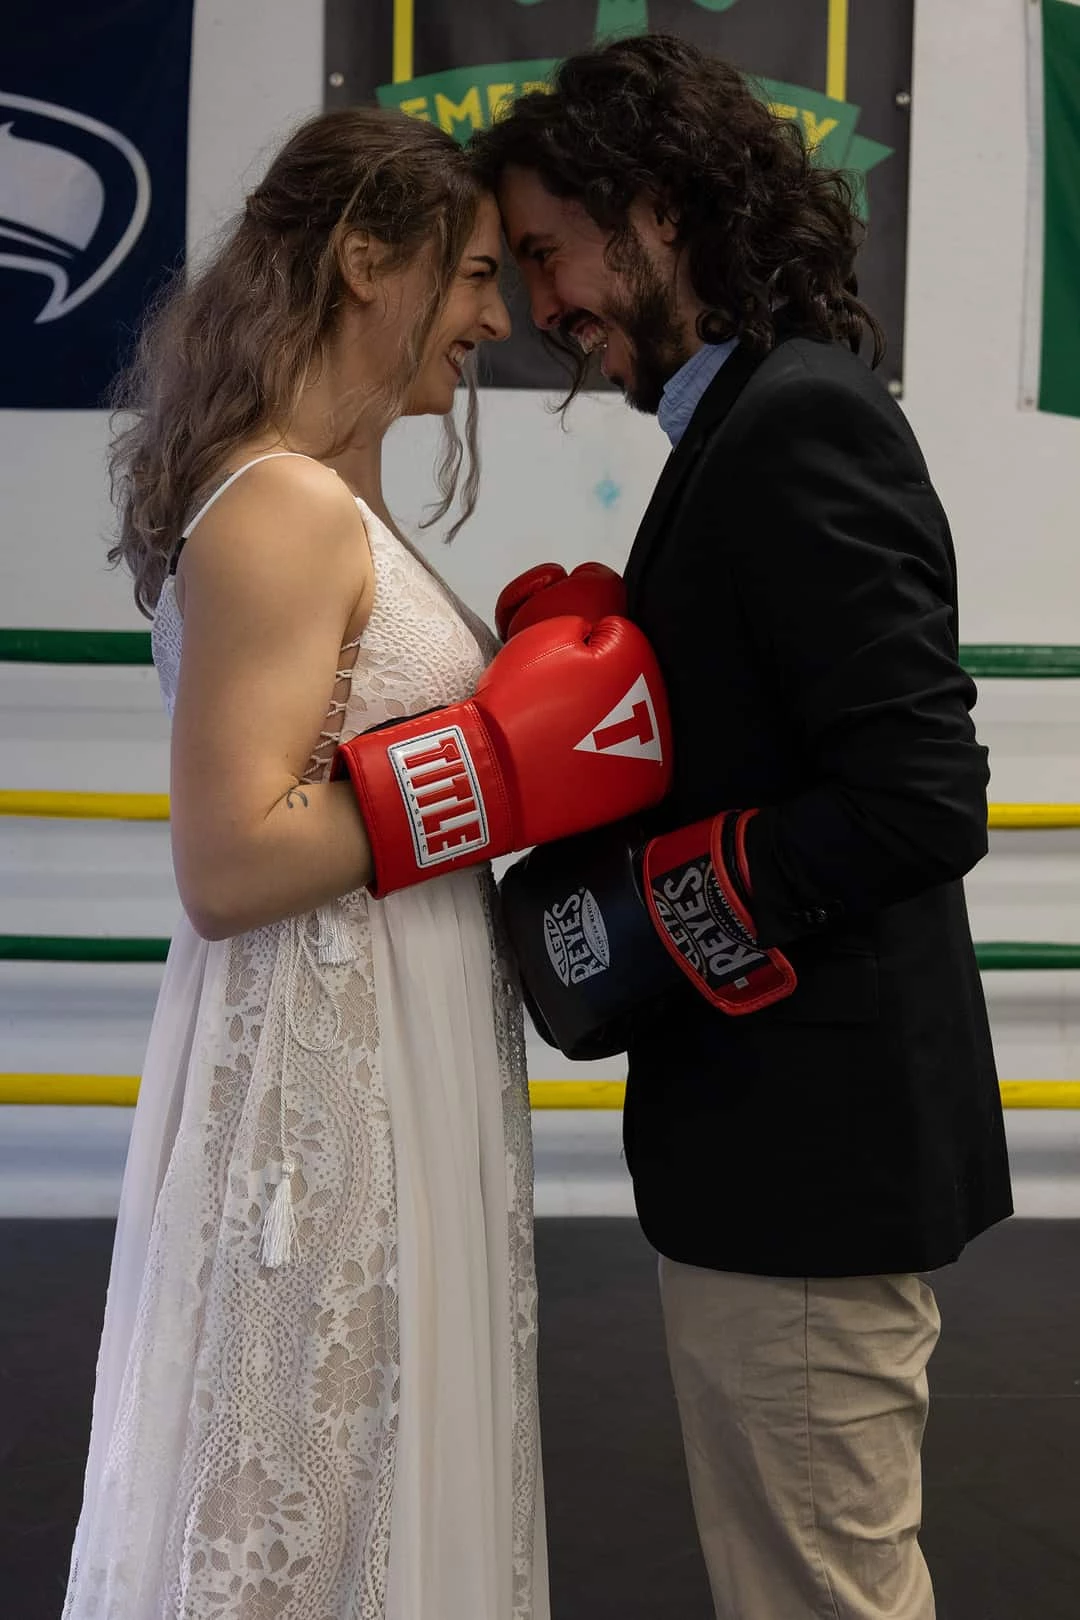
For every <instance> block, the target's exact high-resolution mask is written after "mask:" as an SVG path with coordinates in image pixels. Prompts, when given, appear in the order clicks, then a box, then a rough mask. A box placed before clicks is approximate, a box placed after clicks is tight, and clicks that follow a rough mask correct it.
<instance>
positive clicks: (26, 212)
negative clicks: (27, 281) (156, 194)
mask: <svg viewBox="0 0 1080 1620" xmlns="http://www.w3.org/2000/svg"><path fill="white" fill-rule="evenodd" d="M11 113H14V114H15V115H16V116H15V117H13V118H12V117H9V116H8V115H9V114H11ZM20 113H31V114H33V115H34V133H33V135H26V136H24V135H22V134H20V133H19V117H18V115H19V114H20ZM43 120H44V121H47V123H48V125H49V126H51V127H50V129H49V134H50V137H51V138H50V139H48V140H44V139H42V138H41V136H40V134H39V131H40V128H41V123H42V121H43ZM72 129H76V130H79V131H80V132H81V138H80V140H79V142H78V146H79V150H78V151H74V150H72V149H71V145H70V140H71V137H70V134H69V131H70V130H72ZM86 136H90V137H91V138H92V139H91V140H89V141H87V140H86V138H85V137H86ZM95 141H97V142H102V143H104V144H105V145H106V146H108V147H110V148H112V150H113V152H119V153H120V154H121V156H122V157H123V159H124V161H125V162H126V164H127V165H128V167H129V168H130V170H131V174H132V178H133V181H134V201H133V204H132V207H131V210H130V213H129V215H128V218H127V220H126V222H125V223H123V224H122V227H121V228H120V230H119V234H117V233H116V232H115V231H113V232H110V235H109V238H108V239H106V241H105V242H104V243H98V242H97V240H96V239H97V237H98V236H99V234H100V233H99V227H100V225H101V222H102V219H103V218H104V215H105V204H106V180H105V179H103V178H102V175H101V174H99V172H98V170H97V169H96V168H95V167H94V164H93V162H92V161H91V160H90V157H89V155H88V154H90V153H92V151H93V147H94V143H95ZM113 162H115V159H114V160H113ZM149 212H150V171H149V169H148V168H147V166H146V162H145V160H144V158H143V156H142V154H141V153H140V152H139V151H138V149H137V148H136V147H135V146H133V145H132V143H131V142H130V141H129V140H128V138H127V136H126V135H121V134H120V132H119V131H118V130H115V129H110V128H109V126H108V124H103V123H101V122H100V121H99V120H98V119H96V118H88V117H87V116H86V115H85V114H84V113H79V112H74V111H73V110H72V109H71V108H69V107H57V106H55V105H53V103H51V102H48V101H34V100H32V99H31V98H30V97H29V96H16V95H10V94H8V93H7V92H5V91H0V268H3V269H8V270H21V271H25V272H26V273H27V274H29V275H33V276H41V277H43V278H45V279H46V280H47V281H49V282H50V283H51V287H50V290H49V292H48V295H47V296H46V298H45V301H44V303H43V305H42V308H41V309H40V311H39V312H38V314H37V315H36V316H35V324H38V325H40V324H41V323H42V322H45V321H55V320H59V319H60V317H61V316H63V315H67V314H69V313H70V311H71V310H73V309H77V308H78V307H79V305H80V304H84V303H85V302H86V300H87V299H88V298H92V297H93V295H94V293H96V292H97V291H98V290H99V288H101V287H103V286H104V284H105V282H106V281H108V279H109V277H110V276H111V275H112V274H113V273H114V271H116V270H117V269H118V268H119V266H120V265H121V264H122V263H123V261H124V260H125V259H126V258H127V256H128V254H129V253H130V252H131V250H132V248H133V247H134V246H135V243H136V242H137V241H138V238H139V235H140V233H141V232H142V229H143V226H144V225H145V224H146V217H147V215H148V213H149Z"/></svg>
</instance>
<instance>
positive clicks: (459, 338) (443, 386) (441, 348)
mask: <svg viewBox="0 0 1080 1620" xmlns="http://www.w3.org/2000/svg"><path fill="white" fill-rule="evenodd" d="M501 258H502V228H501V225H500V222H499V210H498V208H497V207H496V204H495V199H494V198H493V197H490V196H484V197H482V198H481V200H480V205H479V207H478V209H477V211H476V222H475V224H474V226H473V232H472V236H471V237H470V238H469V241H468V242H467V243H466V246H465V252H464V253H463V254H462V256H461V262H460V264H459V265H458V267H457V270H456V272H455V275H454V280H453V282H452V284H451V287H450V291H449V293H448V294H447V297H446V301H445V303H444V304H443V306H442V309H441V310H440V311H439V314H438V316H437V317H436V320H435V324H434V326H433V327H432V329H431V331H430V333H429V334H428V339H427V342H426V343H425V345H424V352H423V355H422V356H421V359H420V366H419V369H418V371H417V373H416V376H415V378H414V379H413V383H412V386H411V387H410V389H409V392H408V396H407V398H406V402H405V412H404V414H405V415H406V416H426V415H432V416H445V415H446V414H447V412H448V411H451V410H452V409H453V407H454V390H455V389H456V388H457V385H458V383H459V382H460V381H461V372H462V367H463V365H464V363H465V361H466V359H467V358H468V355H469V354H470V352H471V351H472V350H473V349H475V348H476V346H477V345H478V344H480V343H502V342H503V341H504V339H506V338H508V337H509V336H510V316H509V314H508V313H507V308H506V305H505V304H504V302H503V298H502V294H501V292H500V291H499V266H500V262H501Z"/></svg>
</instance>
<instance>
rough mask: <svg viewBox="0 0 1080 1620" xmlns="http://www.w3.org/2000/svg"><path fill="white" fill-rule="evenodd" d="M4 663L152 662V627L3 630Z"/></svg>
mask: <svg viewBox="0 0 1080 1620" xmlns="http://www.w3.org/2000/svg"><path fill="white" fill-rule="evenodd" d="M0 662H3V663H9V664H149V663H151V662H152V660H151V657H150V632H149V631H148V630H0Z"/></svg>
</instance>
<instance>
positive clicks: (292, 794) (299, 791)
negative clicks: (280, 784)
mask: <svg viewBox="0 0 1080 1620" xmlns="http://www.w3.org/2000/svg"><path fill="white" fill-rule="evenodd" d="M297 800H299V801H300V803H301V804H302V805H303V807H304V809H305V810H306V809H307V808H308V796H307V794H306V793H305V792H304V790H303V788H290V789H289V791H288V793H287V794H286V795H285V803H286V804H287V805H288V807H289V809H290V810H295V809H296V801H297Z"/></svg>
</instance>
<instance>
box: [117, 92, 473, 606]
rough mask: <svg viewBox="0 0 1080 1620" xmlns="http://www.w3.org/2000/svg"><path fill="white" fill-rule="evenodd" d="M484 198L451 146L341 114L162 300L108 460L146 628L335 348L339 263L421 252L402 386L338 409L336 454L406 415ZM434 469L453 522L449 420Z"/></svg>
mask: <svg viewBox="0 0 1080 1620" xmlns="http://www.w3.org/2000/svg"><path fill="white" fill-rule="evenodd" d="M481 194H482V189H481V186H480V184H479V182H478V180H477V177H476V173H475V170H474V169H473V168H472V167H471V165H470V163H469V161H468V159H467V157H466V155H465V154H464V152H463V151H462V150H461V148H460V147H459V146H458V145H457V144H456V142H455V141H454V140H453V139H452V138H451V137H450V136H449V135H446V134H444V133H443V132H442V131H441V130H439V129H436V128H433V127H432V126H431V125H430V124H423V123H420V122H418V121H417V120H416V119H413V118H407V117H405V115H404V114H400V113H391V112H380V111H376V110H374V109H369V108H349V109H346V110H343V111H340V112H332V113H327V114H324V115H322V116H320V117H317V118H313V119H311V120H310V121H309V122H307V123H306V124H304V125H303V126H302V127H301V128H300V129H299V130H297V132H296V133H295V134H294V135H293V136H292V138H291V139H290V140H289V141H288V142H287V144H286V145H285V146H284V147H283V148H282V150H281V151H280V152H279V153H278V155H277V156H276V157H275V158H274V160H273V162H272V163H271V165H270V168H269V170H268V171H267V174H266V176H265V178H264V179H263V181H262V182H261V184H260V185H259V186H257V187H256V189H255V190H254V191H253V192H252V193H251V195H250V196H249V197H248V198H247V202H246V205H245V207H244V211H243V213H242V215H241V217H240V218H239V220H238V221H236V222H235V223H234V224H233V225H232V227H231V228H230V229H229V231H228V233H227V235H226V236H225V239H224V241H223V242H222V244H221V246H220V248H219V249H218V251H217V252H216V253H215V254H214V255H213V256H212V257H211V259H210V260H209V262H208V263H206V264H204V265H203V266H202V268H201V269H199V270H198V271H197V272H195V273H193V274H190V275H189V276H188V277H187V279H186V280H181V281H180V282H178V283H177V284H176V285H175V286H173V287H172V288H170V289H168V290H167V292H166V294H165V296H164V297H163V299H162V300H161V301H160V303H159V305H158V307H157V308H156V309H155V310H154V311H152V312H151V314H150V316H149V318H148V320H147V322H146V323H145V325H144V327H143V329H142V332H141V336H140V340H139V344H138V348H137V351H136V355H135V359H134V362H133V364H132V366H131V368H130V369H129V371H128V372H127V373H126V374H125V376H124V377H123V378H121V380H120V382H119V384H118V386H117V388H116V390H115V391H114V396H113V403H114V405H115V407H116V408H117V410H118V411H119V412H120V413H122V417H123V418H125V419H126V422H127V425H126V426H125V427H124V428H123V430H122V431H119V432H118V433H117V435H116V437H115V438H114V440H113V445H112V452H111V457H110V472H111V476H112V490H113V499H114V501H115V503H116V506H117V508H118V511H119V518H120V534H119V539H118V541H117V543H116V545H114V546H113V547H112V549H111V550H110V552H109V561H110V562H113V563H116V562H123V563H124V564H126V566H127V567H128V568H129V569H130V571H131V573H132V575H133V576H134V582H135V601H136V603H137V605H138V607H139V608H140V610H141V611H142V612H143V613H145V614H147V615H148V616H149V615H150V614H152V612H153V609H154V607H155V605H156V603H157V599H158V596H159V594H160V592H161V586H162V582H163V581H164V578H165V575H166V573H167V572H168V568H169V562H170V558H171V556H172V554H173V552H174V550H175V548H176V545H177V542H178V540H179V537H180V533H181V530H182V528H183V526H184V521H185V519H186V518H188V517H189V516H190V515H191V511H192V509H193V507H194V506H195V504H196V502H197V500H198V497H199V496H200V495H201V494H203V493H205V492H206V491H207V490H208V489H209V487H210V486H211V485H212V483H213V481H214V480H215V479H216V478H218V477H220V475H221V473H222V471H223V470H224V469H225V468H226V467H227V465H228V461H229V458H230V455H231V454H232V453H233V452H234V451H235V449H236V447H237V446H238V445H239V444H241V443H242V442H243V441H244V440H245V439H248V438H250V437H251V436H252V435H254V434H257V433H260V432H263V431H266V430H267V429H269V430H272V431H275V432H277V433H282V434H283V433H285V432H287V430H288V426H289V422H290V419H291V417H292V414H293V411H294V410H295V407H296V404H297V402H298V400H299V397H300V395H301V392H302V391H303V388H304V385H305V383H306V382H307V380H308V378H309V376H310V374H311V371H312V368H313V366H315V365H316V364H317V363H318V360H319V356H320V353H321V352H322V349H323V346H324V345H325V344H326V342H327V340H328V339H329V338H330V337H331V336H332V334H333V332H334V329H335V326H336V323H337V320H338V317H339V314H340V311H341V309H342V307H343V304H344V302H345V300H346V299H347V297H348V296H349V295H348V291H347V286H346V282H345V280H344V277H343V275H342V270H341V252H342V246H343V243H344V240H345V237H346V236H347V234H348V233H349V232H350V231H354V230H359V231H367V232H370V233H371V235H372V236H373V237H375V238H377V239H378V241H379V242H380V243H382V244H383V245H384V246H385V247H386V248H388V249H389V250H390V251H389V254H388V256H387V257H386V259H385V260H384V261H383V268H384V269H386V270H393V269H396V268H399V267H401V266H403V265H405V264H408V263H409V262H411V261H413V260H414V259H416V258H417V257H418V255H420V254H421V253H423V252H424V251H425V250H429V251H430V266H431V278H430V287H429V292H428V297H427V301H426V305H425V307H424V309H423V310H422V311H421V313H420V318H419V319H418V320H417V321H416V322H415V323H414V324H413V325H412V326H411V327H410V330H409V332H408V333H407V334H405V336H404V338H403V345H402V354H401V364H400V366H399V367H398V368H397V373H396V375H394V376H392V377H388V378H386V379H384V380H383V382H382V383H381V384H380V386H379V387H378V388H377V389H376V390H374V391H372V392H368V393H365V394H364V395H363V397H360V396H358V397H357V398H356V399H355V400H352V401H347V402H345V403H346V404H347V406H348V411H347V412H346V413H345V414H346V415H348V414H349V413H351V415H352V420H351V421H343V422H342V425H341V432H340V435H338V436H337V437H338V440H339V442H337V443H335V444H332V445H330V444H328V445H326V446H325V447H323V449H322V451H321V453H322V454H325V455H332V454H334V453H336V452H337V451H339V450H340V449H342V448H343V447H344V444H345V443H346V442H347V441H348V438H349V435H350V432H351V431H352V430H353V429H354V428H355V426H356V424H357V422H358V421H359V419H360V418H361V416H368V417H370V419H371V420H372V421H374V422H377V423H378V424H379V425H388V424H389V422H390V421H392V420H393V419H394V418H395V417H396V416H398V415H400V413H401V409H402V406H403V403H404V400H405V396H406V394H407V392H408V389H409V386H410V383H411V382H412V380H413V378H414V377H415V375H416V372H417V368H418V366H419V363H420V360H421V357H422V355H423V350H424V344H425V342H426V340H427V338H428V335H429V334H430V332H431V329H432V326H433V324H434V322H435V319H436V317H437V316H438V314H439V310H440V308H441V306H442V304H443V302H444V300H445V298H446V295H447V292H448V290H449V287H450V285H451V282H452V280H453V277H454V273H455V271H456V269H457V267H458V264H459V263H460V260H461V256H462V254H463V252H464V251H465V248H466V246H467V244H468V240H469V236H470V234H471V232H472V229H473V226H474V224H475V219H476V210H477V204H478V201H479V198H480V196H481ZM469 386H470V398H469V408H468V413H467V427H466V440H467V445H468V451H469V468H468V474H467V478H466V483H465V489H464V495H463V508H464V510H463V512H462V515H461V517H460V518H459V523H458V525H457V526H460V523H461V522H464V520H465V518H466V517H467V516H468V515H469V512H470V511H471V510H472V507H473V506H474V505H475V500H476V483H477V466H478V463H477V456H476V396H475V387H474V385H473V382H472V379H471V378H470V382H469ZM446 433H447V443H446V445H445V447H444V454H443V457H442V462H441V465H440V468H439V474H438V478H439V486H440V491H441V495H442V499H441V501H440V503H439V507H438V510H437V511H436V513H435V515H434V517H432V518H431V519H430V521H432V522H434V521H436V519H437V518H439V517H441V516H443V515H444V514H445V513H446V512H447V511H448V510H449V508H450V505H451V503H452V501H453V499H454V494H455V490H456V486H457V480H458V475H459V473H460V471H461V466H462V461H463V459H464V450H463V446H462V443H461V440H460V438H459V437H458V435H457V430H456V428H455V426H454V421H453V416H452V415H451V416H449V417H447V419H446Z"/></svg>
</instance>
